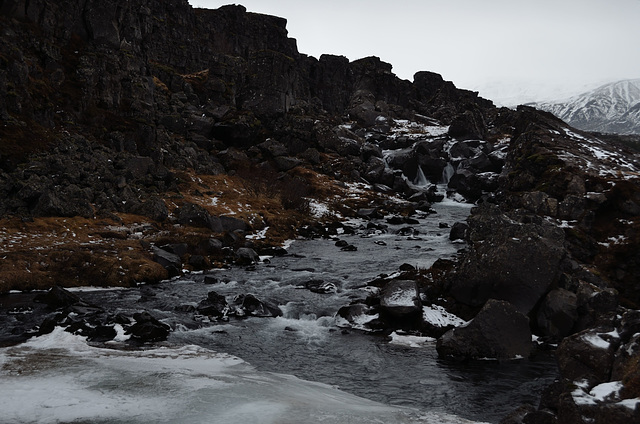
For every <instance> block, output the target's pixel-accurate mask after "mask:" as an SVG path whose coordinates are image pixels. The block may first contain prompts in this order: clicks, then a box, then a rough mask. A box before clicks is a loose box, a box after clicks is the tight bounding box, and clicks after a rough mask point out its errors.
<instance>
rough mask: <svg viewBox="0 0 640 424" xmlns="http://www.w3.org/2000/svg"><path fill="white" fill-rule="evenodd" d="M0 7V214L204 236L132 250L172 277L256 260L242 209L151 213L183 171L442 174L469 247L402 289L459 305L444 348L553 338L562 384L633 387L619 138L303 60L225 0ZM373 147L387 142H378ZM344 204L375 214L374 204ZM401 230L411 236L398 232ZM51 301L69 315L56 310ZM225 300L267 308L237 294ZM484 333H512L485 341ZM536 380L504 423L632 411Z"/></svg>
mask: <svg viewBox="0 0 640 424" xmlns="http://www.w3.org/2000/svg"><path fill="white" fill-rule="evenodd" d="M0 12H1V13H0V31H1V33H2V38H1V39H0V119H1V120H2V123H3V125H1V126H0V139H1V140H2V143H0V198H1V199H2V202H0V217H5V216H16V217H19V218H22V219H24V220H26V221H28V220H30V219H32V218H34V217H47V216H60V217H84V218H87V219H91V218H94V217H96V218H98V219H100V218H102V217H109V216H112V214H113V213H125V214H137V215H141V216H144V217H147V218H149V219H151V220H153V221H155V222H156V223H168V224H179V225H182V226H186V227H190V229H192V230H194V231H195V230H197V231H210V232H212V233H223V234H221V235H220V238H219V239H218V238H210V237H209V236H208V235H206V236H204V237H203V238H202V239H200V240H198V241H197V242H196V244H197V245H188V246H187V247H186V249H179V251H178V250H176V251H173V252H172V251H170V250H172V249H169V248H168V247H167V246H165V245H164V244H163V245H162V246H161V247H162V249H160V248H159V247H158V248H155V249H151V247H150V246H147V250H148V252H147V253H148V254H149V255H151V254H152V253H155V254H156V260H157V261H158V262H159V263H161V264H162V265H163V266H164V267H165V268H166V270H167V271H168V273H169V274H170V275H177V274H178V273H180V272H181V270H182V267H183V265H184V264H189V265H191V266H193V267H195V268H196V269H198V268H205V267H206V266H207V265H208V264H210V263H209V262H208V261H209V260H208V259H206V258H205V255H207V254H209V253H215V254H216V255H220V257H223V258H225V259H227V260H228V262H229V263H233V262H234V261H236V262H237V263H243V264H247V265H248V264H251V263H253V262H255V261H256V257H257V256H256V254H255V251H252V250H251V249H250V245H248V244H247V240H246V239H245V237H244V235H245V234H244V232H245V231H247V230H249V229H250V227H249V226H248V224H247V223H246V222H244V221H242V220H239V219H235V218H233V217H225V216H215V215H212V214H211V213H209V212H208V211H207V210H206V209H205V208H203V207H202V206H199V205H196V204H195V203H190V202H188V201H179V202H178V204H177V206H179V208H177V209H175V210H173V209H172V210H170V209H169V208H174V207H175V206H176V205H175V204H173V203H174V201H176V200H178V199H180V198H181V197H182V196H183V193H182V192H181V186H180V185H181V183H182V182H184V180H185V179H187V178H190V176H191V175H194V174H196V175H197V174H199V175H209V176H216V175H220V174H224V173H228V174H233V173H236V172H238V171H239V170H241V169H242V168H251V167H254V168H258V167H260V168H261V169H270V170H273V172H274V173H275V174H276V175H277V178H281V177H283V176H287V175H286V174H287V173H291V172H292V171H295V170H296V169H299V168H301V167H307V168H309V169H313V170H314V172H318V173H324V174H325V175H327V176H330V177H332V178H336V179H340V180H344V181H350V180H351V181H358V182H362V181H366V182H368V183H370V184H371V186H372V187H374V188H376V189H377V190H378V191H380V192H396V193H400V194H401V195H403V196H404V197H406V198H407V199H409V200H410V201H411V202H413V207H414V208H415V209H421V210H424V211H425V212H428V211H429V209H430V202H436V201H440V200H442V197H441V195H440V196H439V195H438V194H437V193H435V187H433V186H432V187H431V189H428V188H426V187H423V188H422V189H421V190H417V189H416V188H415V186H414V184H411V182H412V181H417V180H418V177H421V176H422V175H424V177H425V178H426V179H427V180H428V181H429V182H430V183H434V184H435V183H438V182H442V181H447V182H448V187H449V189H450V190H454V191H456V192H458V193H460V194H462V195H464V196H465V197H466V198H467V199H469V200H472V201H477V202H478V204H479V206H478V207H477V208H476V209H474V211H473V213H472V215H471V217H470V218H469V219H468V220H467V223H466V224H455V225H454V227H453V228H452V230H451V238H452V239H456V240H459V239H460V240H461V239H464V240H465V241H466V242H467V243H468V246H467V247H466V249H465V250H464V251H461V252H460V256H459V258H458V259H457V262H456V263H455V264H453V265H452V266H451V267H448V268H451V270H449V269H448V270H447V271H438V272H434V276H435V277H434V281H433V282H430V283H425V282H422V284H424V285H426V286H428V287H423V286H421V287H419V293H418V291H416V296H415V299H420V296H421V295H424V294H425V293H437V295H438V296H440V295H441V296H442V297H444V298H446V299H448V300H451V308H453V309H457V310H460V311H463V312H464V314H465V319H471V318H473V317H474V316H475V318H474V319H473V321H472V322H471V323H470V324H469V325H468V326H467V327H464V328H459V329H456V330H452V331H451V332H449V333H447V334H445V336H443V337H442V338H441V341H440V342H439V346H440V347H439V349H440V351H441V352H442V355H444V356H449V355H453V356H459V357H465V358H471V357H482V356H487V357H498V358H509V357H512V356H514V355H522V356H526V355H527V354H528V352H529V349H530V343H529V342H530V340H531V338H530V336H531V334H530V331H531V330H533V332H534V333H535V334H536V335H538V336H541V337H543V338H546V339H548V340H549V341H553V342H561V344H560V348H559V353H558V357H559V358H560V359H561V367H560V369H561V373H562V376H561V377H563V378H565V379H566V381H563V382H564V383H566V384H567V385H572V384H575V383H576V381H578V380H580V381H582V380H584V379H586V380H588V381H590V383H589V384H590V386H589V387H587V389H585V390H591V389H592V388H593V386H592V385H593V384H596V383H597V382H607V381H621V382H623V383H624V389H623V390H622V391H621V394H620V396H624V397H625V398H633V397H636V396H640V392H638V389H637V381H638V377H637V373H638V371H637V369H638V365H637V364H638V362H637V361H638V357H639V355H640V354H639V352H638V350H637V349H636V348H635V347H634V346H636V345H634V344H633V343H637V337H635V334H636V333H637V332H638V330H637V329H636V326H635V325H636V324H637V322H638V321H639V320H637V317H636V318H634V317H633V313H632V311H631V310H633V309H638V308H640V286H639V285H638V284H637V276H638V275H640V236H639V234H640V231H638V230H639V227H638V225H639V224H638V221H637V216H638V213H639V211H640V184H639V183H638V179H637V178H636V177H637V175H638V172H640V166H638V157H637V155H635V156H634V153H631V152H629V151H628V150H625V147H624V146H623V145H622V144H620V143H619V141H620V140H618V139H617V138H615V137H613V136H607V137H600V136H598V137H594V136H592V135H590V134H588V133H582V132H578V131H577V130H574V129H572V128H570V127H568V126H567V125H566V124H565V123H564V122H562V121H560V120H558V119H557V118H555V117H553V116H552V115H550V114H547V113H543V112H540V111H536V110H535V109H533V108H527V107H520V108H519V109H518V110H509V109H498V108H495V107H494V106H493V104H492V103H491V102H490V101H488V100H485V99H482V98H479V97H478V95H477V93H475V92H471V91H467V90H461V89H458V88H456V87H455V85H454V84H453V83H451V82H448V81H444V80H443V79H442V77H441V76H440V75H438V74H436V73H433V72H418V73H417V74H416V75H415V76H414V80H413V82H410V81H405V80H401V79H399V78H397V77H396V76H395V75H394V74H393V73H392V68H391V65H390V64H388V63H385V62H382V61H381V60H380V59H378V58H376V57H369V58H364V59H360V60H357V61H353V62H350V61H349V60H348V59H347V58H345V57H341V56H331V55H323V56H321V57H320V58H319V59H316V58H313V57H309V56H306V55H304V54H301V53H299V52H298V50H297V47H296V42H295V40H293V39H291V38H289V37H288V36H287V30H286V20H285V19H283V18H278V17H272V16H266V15H261V14H255V13H249V12H247V11H246V9H245V8H244V7H242V6H224V7H221V8H219V9H217V10H200V9H193V8H191V6H189V4H188V2H187V1H186V0H168V1H167V0H164V1H160V0H150V1H142V0H130V1H124V0H106V1H101V2H98V1H95V0H91V1H80V0H65V1H58V2H53V1H48V0H31V1H23V0H5V1H3V2H0ZM399 119H406V120H410V121H412V122H420V123H423V124H428V125H432V124H434V123H437V125H442V126H447V125H448V126H449V128H448V132H447V133H446V134H441V135H439V136H427V135H423V137H421V138H413V137H410V136H408V135H402V136H396V134H392V133H391V131H390V129H391V127H392V124H393V122H394V120H399ZM603 140H606V142H605V141H603ZM392 149H394V150H395V149H403V150H402V151H396V153H394V154H393V155H392V156H389V157H383V156H384V155H383V154H382V151H383V150H392ZM603 152H604V153H603ZM445 174H446V176H447V178H446V179H445V178H444V176H445ZM421 183H424V181H421ZM359 215H360V216H362V217H366V218H369V219H377V218H380V216H379V209H378V208H377V205H376V206H374V205H371V207H366V208H363V209H361V210H360V211H359ZM404 223H405V224H407V225H411V223H410V222H404ZM372 224H373V223H372ZM343 229H344V230H345V231H348V230H349V228H348V227H344V228H343ZM368 231H371V232H376V231H377V232H382V231H386V229H385V228H384V227H382V226H375V225H373V226H372V227H371V228H368ZM404 232H405V234H406V235H411V236H416V234H414V232H413V231H412V230H411V228H410V227H407V228H406V229H405V231H404ZM298 233H299V234H302V235H306V236H309V237H315V236H323V237H329V236H335V235H336V228H329V227H326V226H324V225H309V226H303V227H301V228H299V231H298ZM216 237H217V235H216ZM167 243H169V242H167ZM170 243H173V244H175V242H174V241H171V242H170ZM343 247H345V248H347V249H345V250H353V249H356V246H343ZM165 248H166V249H169V250H165ZM240 249H249V250H240ZM234 252H236V253H238V252H239V254H236V255H234ZM345 254H347V253H345ZM225 255H226V256H225ZM183 262H184V263H183ZM163 271H164V270H163ZM430 284H432V286H433V287H432V286H431V285H430ZM389 287H391V286H389ZM308 288H309V290H314V291H317V292H318V293H326V292H329V291H331V290H333V289H334V288H333V287H331V286H327V285H324V286H323V285H322V284H317V285H316V284H309V286H308ZM411 290H413V289H411ZM145 296H148V295H145ZM145 296H143V298H144V297H145ZM385 296H388V294H387V295H382V297H380V298H377V299H373V300H371V299H370V302H369V304H363V303H355V304H353V305H350V306H346V307H344V308H342V309H341V310H340V311H339V312H338V315H339V316H340V317H342V318H344V320H345V321H346V322H348V323H350V324H352V325H353V326H355V327H357V326H360V327H364V328H368V329H371V330H377V329H390V328H393V327H394V325H396V324H397V322H396V323H395V324H394V321H393V319H392V316H393V314H392V313H391V311H392V309H393V308H391V307H390V304H389V302H388V301H387V300H385V299H386V298H385ZM496 299H497V300H496ZM223 300H224V299H219V298H218V297H216V296H213V295H211V298H208V299H207V300H206V301H203V303H202V304H201V305H200V306H199V307H201V308H202V313H204V314H207V315H211V316H212V317H224V316H225V313H224V312H223V311H225V310H226V307H227V306H228V305H227V306H225V302H226V300H224V302H223ZM41 301H43V302H45V304H47V305H49V306H50V308H49V309H50V310H49V312H50V313H51V314H52V315H51V316H48V317H47V319H46V320H45V322H42V325H41V326H40V327H41V328H40V330H39V331H41V332H45V331H50V330H52V329H53V327H54V326H55V325H59V324H64V325H67V326H68V327H69V328H70V329H71V330H73V331H78V332H82V333H83V334H86V335H89V336H91V337H95V338H96V340H104V339H108V338H109V337H112V336H113V332H114V327H113V326H114V325H115V324H114V322H113V320H111V321H110V320H109V319H107V318H106V317H103V316H102V315H101V314H102V313H103V312H101V311H100V310H99V308H97V309H96V308H94V307H93V306H91V305H85V304H83V303H82V301H81V299H80V300H79V299H75V298H74V297H73V295H72V294H70V293H69V294H67V293H56V292H53V293H49V294H47V295H46V296H43V297H42V298H41ZM376 302H377V303H376ZM417 302H418V304H419V300H417ZM186 306H187V307H188V306H189V305H186ZM191 306H192V307H193V305H191ZM410 306H411V305H410ZM413 306H415V308H418V309H419V306H418V305H413ZM70 308H75V309H74V310H75V311H76V312H75V313H81V314H84V315H82V316H83V318H82V319H81V320H74V319H72V318H69V316H68V315H69V314H68V313H66V312H67V310H70ZM233 308H235V309H233ZM385 308H386V309H385ZM187 309H190V308H187ZM221 309H222V311H221ZM410 309H411V308H410ZM52 310H55V311H56V312H55V314H54V313H53V312H51V311H52ZM229 310H230V311H231V310H234V311H235V312H233V313H235V314H236V315H238V316H243V315H244V316H246V315H256V316H278V315H280V314H281V313H282V311H280V310H279V308H278V307H277V306H276V305H272V304H270V303H269V302H268V301H263V300H260V299H256V298H255V297H254V296H252V295H246V296H242V297H239V298H238V299H237V301H236V304H235V305H233V306H232V307H229ZM416 311H417V309H416V310H415V311H414V310H413V309H411V311H410V313H409V315H412V314H413V313H414V312H416ZM478 311H480V312H478ZM221 314H222V315H221ZM85 316H86V317H85ZM619 317H623V318H622V319H621V318H619ZM527 318H529V319H528V320H527ZM505 320H506V321H505ZM135 322H136V323H135V324H134V325H135V326H137V327H134V330H131V334H133V335H134V336H135V337H136V338H138V339H139V340H140V341H153V340H162V339H163V338H166V334H167V331H168V330H167V328H166V326H164V324H162V323H161V322H159V321H157V320H156V319H155V318H153V317H151V316H150V315H148V314H144V313H140V314H139V315H138V316H137V318H135ZM404 324H406V323H403V325H404ZM121 325H123V326H125V327H127V328H129V326H131V322H128V323H121ZM397 325H399V324H397ZM504 325H507V327H508V328H503V327H502V326H504ZM92 328H94V329H96V330H95V331H94V330H92ZM501 329H503V330H504V331H506V332H507V333H505V334H508V335H509V337H508V340H510V341H511V342H512V345H505V344H504V343H505V340H501V338H500V337H498V332H499V331H501ZM596 329H597V330H596ZM614 329H615V331H618V333H619V334H620V340H618V341H615V340H612V341H611V344H610V347H608V348H607V349H604V352H603V351H595V350H593V348H592V346H590V345H589V344H588V343H586V342H585V340H587V341H588V340H591V341H593V340H596V339H593V338H592V336H593V337H599V338H600V339H602V337H601V335H602V334H604V333H603V331H605V330H606V332H607V334H608V333H613V332H614ZM609 330H611V331H609ZM594 331H595V333H594ZM594 334H595V335H594ZM525 336H526V337H525ZM585 337H586V338H585ZM611 337H613V336H611ZM525 338H528V339H527V340H525ZM563 338H564V339H565V342H562V339H563ZM596 341H597V340H596ZM598 343H599V342H598ZM596 353H597V354H598V355H596ZM576 355H578V356H580V358H587V359H588V358H591V359H593V360H591V359H588V360H587V359H585V360H581V361H576V360H575V356H576ZM609 379H611V380H609ZM561 384H563V383H562V382H561ZM581 390H582V389H581ZM549 393H553V395H551V394H549V396H548V397H549V398H553V401H548V402H546V405H547V406H545V407H544V408H541V409H540V410H538V411H532V412H526V411H525V412H524V415H523V414H520V415H517V414H516V415H517V416H522V422H547V421H548V420H552V421H553V419H555V420H557V421H558V422H581V420H582V418H581V417H583V416H586V417H589V418H590V419H591V418H592V419H594V420H595V422H605V417H610V418H611V419H613V418H612V417H621V418H616V420H618V421H611V422H633V420H634V419H635V420H636V421H637V420H638V419H637V411H638V408H636V412H629V411H625V410H623V411H622V412H620V410H619V408H618V407H617V406H616V405H615V402H608V401H607V402H600V403H596V404H593V405H591V404H590V405H585V404H584V403H580V402H579V401H578V402H577V401H576V399H575V396H573V395H572V392H571V390H569V391H567V390H564V389H563V390H556V391H549ZM587 394H588V392H587ZM552 404H553V406H551V405H552ZM634 414H635V415H634ZM514 419H515V418H514ZM623 419H627V421H623ZM536 420H537V421H536ZM598 420H600V421H598ZM629 420H630V421H629Z"/></svg>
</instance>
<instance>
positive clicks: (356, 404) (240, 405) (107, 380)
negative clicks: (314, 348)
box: [0, 328, 470, 423]
mask: <svg viewBox="0 0 640 424" xmlns="http://www.w3.org/2000/svg"><path fill="white" fill-rule="evenodd" d="M0 411H2V417H1V418H0V420H6V421H3V422H12V423H26V422H29V423H32V422H38V423H57V422H76V421H82V422H85V421H90V422H94V423H125V422H126V423H148V422H155V423H169V422H170V423H200V422H202V423H205V422H206V423H211V422H224V423H248V422H250V423H316V422H322V423H345V422H349V423H389V422H394V423H470V421H467V420H464V419H462V418H459V417H456V416H452V415H447V414H442V413H432V412H422V411H416V410H413V409H406V408H398V407H393V406H387V405H383V404H381V403H376V402H373V401H369V400H366V399H363V398H360V397H356V396H353V395H350V394H348V393H345V392H342V391H340V390H338V389H336V388H334V387H332V386H329V385H326V384H320V383H314V382H309V381H304V380H301V379H298V378H296V377H293V376H290V375H284V374H276V373H266V372H260V371H257V370H256V369H254V368H253V367H252V366H251V365H249V364H248V363H246V362H244V361H242V360H241V359H239V358H236V357H233V356H230V355H227V354H219V353H215V352H212V351H210V350H207V349H204V348H201V347H198V346H194V345H189V346H183V347H179V348H173V347H161V348H155V349H152V350H143V351H140V350H138V351H131V350H128V351H125V350H116V349H104V348H96V347H91V346H89V345H87V344H86V342H85V340H84V338H82V337H79V336H74V335H71V334H69V333H66V332H64V331H63V330H62V329H60V328H56V329H55V330H54V332H53V333H51V334H49V335H45V336H41V337H38V338H35V339H32V340H31V341H29V342H27V343H24V344H22V345H18V346H14V347H9V348H3V349H0Z"/></svg>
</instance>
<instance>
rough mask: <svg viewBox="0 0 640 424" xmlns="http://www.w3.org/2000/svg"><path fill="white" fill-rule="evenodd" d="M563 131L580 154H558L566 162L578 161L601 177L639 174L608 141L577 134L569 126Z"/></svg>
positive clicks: (635, 175) (626, 176) (626, 158)
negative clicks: (574, 143) (573, 142)
mask: <svg viewBox="0 0 640 424" xmlns="http://www.w3.org/2000/svg"><path fill="white" fill-rule="evenodd" d="M564 133H565V135H566V136H568V137H569V138H570V139H571V140H573V141H575V142H576V147H577V148H578V150H579V153H580V154H579V155H577V154H574V153H571V152H567V151H564V152H561V153H559V154H558V157H559V158H560V159H562V160H564V161H566V162H578V163H579V164H580V165H581V166H583V167H584V168H586V169H589V170H592V171H594V172H597V173H598V174H599V175H600V176H602V177H612V176H614V177H620V176H621V177H623V178H625V179H631V178H638V177H639V176H640V175H639V174H638V172H639V171H640V170H639V169H638V168H637V167H636V166H635V165H634V164H633V163H631V162H629V160H628V159H629V158H628V157H627V156H625V155H623V154H621V153H620V152H618V151H617V150H616V149H615V148H613V147H612V146H610V145H609V144H608V143H605V142H604V141H602V140H600V139H598V138H595V137H587V136H584V135H581V134H578V133H576V132H575V131H573V130H571V129H569V128H564ZM594 159H595V161H594Z"/></svg>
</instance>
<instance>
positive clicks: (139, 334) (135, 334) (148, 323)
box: [126, 311, 171, 342]
mask: <svg viewBox="0 0 640 424" xmlns="http://www.w3.org/2000/svg"><path fill="white" fill-rule="evenodd" d="M133 319H134V320H135V321H136V323H135V324H133V325H132V326H131V327H129V328H127V330H126V334H131V337H132V338H133V339H134V340H138V341H140V342H158V341H162V340H166V339H167V337H168V336H169V332H170V331H171V327H169V326H168V325H167V324H165V323H162V322H160V321H158V319H157V318H155V317H154V316H153V315H151V314H150V313H149V312H146V311H145V312H139V313H136V314H133Z"/></svg>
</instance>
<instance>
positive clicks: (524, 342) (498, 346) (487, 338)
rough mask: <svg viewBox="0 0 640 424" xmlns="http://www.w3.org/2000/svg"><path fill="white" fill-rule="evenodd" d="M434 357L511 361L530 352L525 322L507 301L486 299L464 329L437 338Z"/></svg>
mask: <svg viewBox="0 0 640 424" xmlns="http://www.w3.org/2000/svg"><path fill="white" fill-rule="evenodd" d="M436 349H437V351H438V355H439V356H440V357H442V358H454V359H481V358H496V359H514V358H518V357H527V356H529V354H530V353H531V349H532V341H531V330H530V329H529V319H528V318H527V317H526V316H524V315H523V314H522V313H520V312H519V311H518V309H517V308H516V307H515V306H513V305H511V304H510V303H508V302H505V301H502V300H495V299H490V300H489V301H488V302H487V303H486V305H485V306H484V307H483V308H482V309H481V310H480V312H479V313H478V315H477V316H476V317H475V318H474V319H473V320H472V321H471V322H470V323H469V324H468V325H466V326H461V327H457V328H454V329H452V330H449V331H448V332H446V333H445V334H444V335H443V336H442V337H440V338H439V339H438V342H437V344H436Z"/></svg>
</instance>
